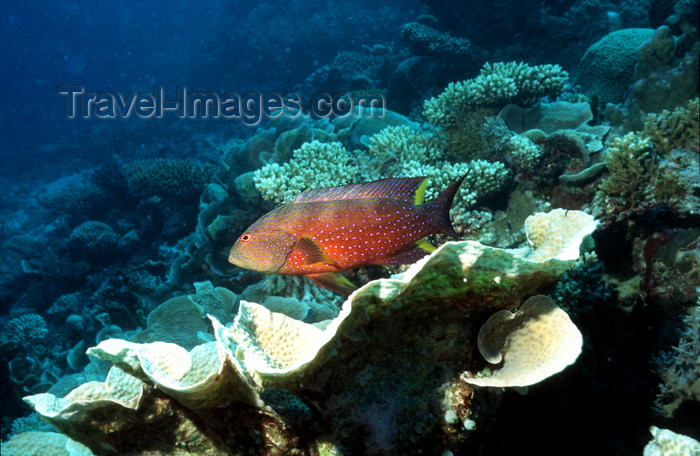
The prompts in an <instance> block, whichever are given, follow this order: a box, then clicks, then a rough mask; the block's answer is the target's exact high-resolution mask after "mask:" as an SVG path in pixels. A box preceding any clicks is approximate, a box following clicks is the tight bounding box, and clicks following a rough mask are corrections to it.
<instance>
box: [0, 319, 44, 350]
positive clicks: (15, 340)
mask: <svg viewBox="0 0 700 456" xmlns="http://www.w3.org/2000/svg"><path fill="white" fill-rule="evenodd" d="M48 333H49V329H48V327H47V326H46V321H45V320H44V317H42V316H41V315H38V314H34V313H29V314H24V315H22V316H20V317H15V318H13V319H11V320H10V321H8V322H7V325H6V326H5V328H4V329H3V330H2V333H0V346H4V345H9V346H11V347H21V346H25V345H31V344H33V343H35V342H36V341H38V340H41V339H43V338H44V337H46V336H47V335H48Z"/></svg>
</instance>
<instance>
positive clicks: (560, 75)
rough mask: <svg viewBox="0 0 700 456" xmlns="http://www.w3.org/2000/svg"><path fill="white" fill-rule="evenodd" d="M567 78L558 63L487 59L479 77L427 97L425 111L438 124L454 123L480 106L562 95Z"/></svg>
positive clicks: (518, 102) (533, 100) (431, 120)
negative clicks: (496, 61) (539, 63)
mask: <svg viewBox="0 0 700 456" xmlns="http://www.w3.org/2000/svg"><path fill="white" fill-rule="evenodd" d="M568 79H569V74H568V73H567V72H566V71H564V70H562V69H561V67H560V66H559V65H535V66H531V65H528V64H526V63H522V62H508V63H503V62H498V63H493V64H491V63H486V64H485V65H484V67H483V68H482V69H481V72H480V73H479V75H478V76H477V77H476V78H474V79H469V80H467V81H462V82H453V83H450V84H449V85H448V86H447V88H446V89H445V91H444V92H443V93H441V94H440V95H439V96H437V97H434V98H431V99H430V100H427V101H426V102H425V106H424V110H423V115H424V116H425V117H426V118H427V119H428V120H429V121H430V123H432V124H433V125H435V126H438V127H454V126H455V124H456V123H457V122H458V120H459V117H460V116H461V115H463V114H464V113H466V112H469V111H474V110H476V109H477V108H480V107H492V108H502V107H504V106H505V105H507V104H509V103H516V104H522V105H530V104H533V103H534V102H535V101H537V100H538V99H539V98H541V97H544V96H546V95H550V96H556V95H559V94H560V93H561V92H563V91H564V88H565V84H566V82H567V81H568Z"/></svg>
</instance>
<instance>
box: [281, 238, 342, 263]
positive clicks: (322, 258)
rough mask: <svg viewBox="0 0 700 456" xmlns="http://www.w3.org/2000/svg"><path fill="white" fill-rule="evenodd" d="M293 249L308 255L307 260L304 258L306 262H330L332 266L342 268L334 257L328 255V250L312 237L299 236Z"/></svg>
mask: <svg viewBox="0 0 700 456" xmlns="http://www.w3.org/2000/svg"><path fill="white" fill-rule="evenodd" d="M293 250H296V251H299V252H302V253H303V254H304V256H305V257H306V260H304V263H305V264H318V263H321V264H328V265H330V266H333V267H336V268H338V269H340V266H339V265H338V263H337V262H336V261H335V260H334V259H333V258H331V257H330V256H328V254H327V253H326V251H325V250H323V247H321V246H320V245H319V243H318V242H316V241H314V240H313V239H311V238H308V237H301V238H299V240H298V241H297V242H296V244H294V248H293Z"/></svg>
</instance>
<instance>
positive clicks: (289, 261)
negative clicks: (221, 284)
mask: <svg viewBox="0 0 700 456" xmlns="http://www.w3.org/2000/svg"><path fill="white" fill-rule="evenodd" d="M465 177H466V175H465V176H462V177H461V178H460V179H458V180H457V181H456V182H454V183H453V184H452V185H450V186H449V187H448V188H447V189H446V190H445V191H443V192H442V193H441V194H440V196H438V197H437V198H435V199H434V200H431V201H428V202H425V203H424V202H423V198H424V195H425V188H426V186H427V183H428V179H426V178H425V177H414V178H399V179H383V180H378V181H374V182H366V183H361V184H351V185H343V186H339V187H326V188H318V189H315V190H307V191H305V192H304V193H302V194H300V195H298V196H297V197H296V198H294V200H293V201H292V202H291V203H289V204H285V205H283V206H280V207H278V208H277V209H274V210H273V211H271V212H269V213H267V214H266V215H264V216H262V217H261V218H260V219H258V221H256V222H255V223H253V224H252V225H251V226H250V227H249V228H248V230H247V231H246V232H245V233H244V234H243V235H241V237H239V238H238V240H237V241H236V243H235V244H234V245H233V247H232V248H231V253H230V254H229V257H228V260H229V262H231V263H233V264H235V265H236V266H240V267H242V268H245V269H252V270H254V271H259V272H264V273H272V274H294V275H305V276H307V277H308V278H309V279H311V280H313V281H314V282H315V283H317V284H318V285H320V286H322V287H325V288H328V289H330V290H333V291H335V292H337V293H340V294H344V295H347V294H350V293H351V292H352V291H353V290H355V289H356V287H355V285H353V284H352V283H351V282H350V281H349V280H348V279H346V278H345V277H344V276H343V275H341V274H339V272H341V271H345V270H348V269H352V268H357V267H360V266H366V265H372V264H407V263H414V262H416V261H418V260H419V259H421V258H422V257H423V256H425V255H426V252H432V251H433V250H434V249H435V247H433V246H432V245H430V244H429V243H428V242H427V241H426V240H425V239H424V238H425V237H426V236H427V235H429V234H437V233H441V234H447V235H450V236H454V237H457V233H456V232H455V230H454V228H453V227H452V223H451V222H450V208H451V207H452V200H453V198H454V196H455V194H456V193H457V190H458V189H459V186H460V185H461V184H462V181H463V180H464V178H465Z"/></svg>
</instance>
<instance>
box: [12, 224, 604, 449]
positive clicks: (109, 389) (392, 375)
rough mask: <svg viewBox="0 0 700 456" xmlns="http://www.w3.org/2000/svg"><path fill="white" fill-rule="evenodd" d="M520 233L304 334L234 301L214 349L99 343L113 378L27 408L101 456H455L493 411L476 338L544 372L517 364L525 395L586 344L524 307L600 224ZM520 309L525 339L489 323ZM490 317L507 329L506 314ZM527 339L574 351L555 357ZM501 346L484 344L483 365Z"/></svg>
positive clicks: (381, 283) (430, 266) (459, 254)
mask: <svg viewBox="0 0 700 456" xmlns="http://www.w3.org/2000/svg"><path fill="white" fill-rule="evenodd" d="M526 225H527V232H528V236H529V239H530V244H531V248H529V249H525V250H521V251H511V250H502V249H495V248H491V247H486V246H483V245H481V244H479V243H477V242H473V241H465V242H452V243H447V244H445V245H443V246H442V247H441V248H439V249H438V250H436V251H435V252H433V254H431V255H430V256H429V257H426V258H425V259H423V260H421V261H420V262H419V263H417V264H416V265H414V266H412V267H411V268H409V269H408V270H407V271H406V272H404V273H403V274H400V275H397V276H395V277H393V278H391V279H380V280H377V281H373V282H370V283H368V284H367V285H365V286H364V287H362V288H361V289H359V290H358V291H357V292H355V293H354V294H353V295H352V296H351V297H350V298H349V299H348V301H346V302H345V303H344V304H343V308H342V310H341V312H340V314H339V315H338V316H337V317H336V318H334V319H333V320H330V321H325V322H321V323H318V324H308V323H303V322H301V321H299V320H296V319H293V318H290V317H288V316H286V315H284V314H281V313H274V312H270V311H269V310H268V309H266V308H265V307H263V306H261V305H258V304H254V303H248V302H245V301H242V302H241V303H240V309H239V312H238V313H237V315H236V318H235V320H234V323H233V326H232V327H230V328H228V327H225V326H223V325H222V324H221V323H219V322H218V320H217V319H216V318H214V317H211V320H212V323H213V326H214V336H215V341H214V342H207V343H204V344H201V345H197V346H195V347H194V348H192V349H191V350H190V351H189V352H188V351H187V350H186V349H184V348H182V347H180V346H178V345H175V344H171V343H164V342H151V343H145V344H139V343H135V342H129V341H126V340H119V339H111V340H106V341H104V342H102V343H100V344H99V345H98V346H97V347H95V348H92V349H90V350H89V353H90V354H91V355H93V356H96V357H98V358H100V359H105V360H109V361H110V362H112V363H113V364H114V367H112V369H111V370H110V372H109V375H108V377H107V379H106V380H105V381H104V382H91V383H86V384H83V385H81V386H79V387H78V388H76V389H74V390H73V391H72V392H71V393H69V394H68V395H67V396H66V397H65V398H62V399H61V398H58V397H55V396H54V395H51V394H39V395H35V396H30V397H28V398H27V399H26V400H27V401H28V402H29V403H30V404H32V405H33V407H35V408H36V410H37V411H39V412H40V413H41V414H42V415H43V416H44V417H45V418H46V419H48V420H49V421H50V422H51V423H52V424H54V425H55V426H56V427H57V428H59V429H60V430H61V431H62V432H65V433H66V434H67V435H68V436H70V437H72V438H75V439H77V440H78V441H80V442H83V443H85V444H87V445H88V446H89V447H90V448H91V449H93V451H97V452H98V454H102V453H103V452H104V448H111V449H113V450H116V451H117V452H123V451H126V448H127V446H128V448H129V450H128V451H129V452H130V453H131V454H147V453H148V452H149V451H161V452H168V453H171V454H178V453H177V451H180V450H178V448H181V449H186V450H187V451H188V454H211V453H212V452H217V451H218V452H219V453H220V454H236V453H237V452H240V451H255V452H257V453H258V454H290V452H293V451H312V452H315V451H323V448H333V451H337V452H340V453H348V454H350V453H353V452H357V451H364V452H365V453H367V454H405V453H406V452H415V451H418V450H421V451H422V452H424V453H426V454H442V453H443V452H444V451H445V450H450V451H453V450H454V451H458V450H459V448H460V447H461V446H462V445H463V444H464V442H465V441H466V440H467V438H468V437H469V436H470V435H472V434H473V433H474V432H479V429H480V428H481V427H482V426H486V423H487V422H488V420H489V417H490V416H491V415H492V414H493V411H494V407H496V404H497V402H498V401H497V399H496V396H494V395H493V394H492V393H491V392H490V391H489V389H488V388H479V387H474V386H470V383H469V382H475V383H478V382H479V380H476V378H477V377H475V375H474V374H473V373H472V374H469V373H468V372H477V371H479V370H480V369H481V368H482V367H483V366H484V362H483V361H480V360H479V359H478V358H477V357H476V354H475V352H476V350H477V342H476V341H475V339H476V333H477V329H478V327H479V326H480V325H485V327H486V328H487V329H484V331H487V330H488V332H489V333H491V334H496V333H500V334H508V333H511V334H512V336H511V337H513V338H514V339H515V340H516V343H514V344H512V345H511V346H510V348H505V349H504V350H505V352H504V353H505V354H504V355H503V356H504V358H505V359H506V360H511V359H514V360H518V359H520V360H527V359H535V358H537V359H539V361H538V363H539V364H540V365H541V366H542V367H543V369H544V370H540V369H535V370H534V371H536V372H539V373H535V374H528V372H530V371H531V370H532V366H529V365H523V364H520V367H519V368H518V369H517V370H519V371H520V372H519V373H518V375H519V376H520V377H519V378H521V380H518V381H517V382H516V383H517V384H520V385H523V384H531V383H533V382H538V381H541V380H542V379H543V378H545V377H548V376H550V375H552V374H554V373H556V372H558V371H559V370H561V369H562V368H564V367H565V366H566V365H567V364H569V363H571V362H573V360H574V359H575V358H576V356H577V354H578V351H579V350H580V340H581V339H580V337H581V336H580V333H578V331H577V330H576V329H575V327H573V326H572V325H571V322H570V321H569V320H568V317H566V315H565V314H563V312H562V311H560V310H558V308H557V307H556V306H555V305H553V303H552V301H551V300H550V299H549V298H546V297H535V298H531V300H530V301H527V302H526V303H525V304H523V305H522V306H521V305H520V303H521V302H522V301H523V300H524V299H525V298H526V297H527V296H531V295H533V294H536V293H537V291H538V290H539V289H541V288H542V287H543V286H546V285H547V284H549V283H551V281H552V280H554V279H556V277H558V276H559V275H560V274H561V273H562V272H564V271H565V270H567V269H568V268H569V267H570V266H571V265H572V264H573V263H574V262H575V260H576V258H577V257H578V255H579V248H580V245H581V243H582V241H583V240H584V238H585V237H586V236H587V235H588V234H590V233H591V232H592V231H593V230H594V229H595V227H596V222H595V221H594V220H593V218H592V217H590V216H588V215H587V214H584V213H581V212H575V211H568V212H565V211H560V210H557V211H553V212H551V213H549V214H539V215H537V216H535V217H531V218H530V219H529V220H528V222H527V223H526ZM225 299H227V300H229V301H231V300H233V299H234V298H233V296H231V295H229V296H228V297H227V298H225ZM518 307H520V311H519V313H516V315H522V317H516V318H524V320H523V321H524V322H525V323H526V324H525V325H524V326H520V325H517V324H516V325H512V324H511V325H506V326H507V328H505V333H503V332H502V329H503V328H501V326H502V323H500V321H501V320H502V318H501V317H498V319H495V318H496V317H491V319H489V316H490V315H492V314H493V313H494V312H495V311H498V310H504V311H512V310H515V309H516V308H518ZM465 315H468V316H469V318H464V317H465ZM498 315H503V316H505V317H506V318H505V321H509V320H510V318H508V317H507V315H512V314H510V313H508V314H503V313H501V314H498ZM537 315H539V318H536V316H537ZM428 316H430V318H426V317H428ZM406 327H412V328H415V330H414V331H410V332H407V331H405V328H406ZM508 328H510V329H508ZM513 331H515V332H513ZM516 335H517V337H516ZM501 337H502V336H501ZM531 337H547V338H549V340H551V341H552V345H551V346H552V347H571V350H567V352H568V353H569V354H567V355H564V356H563V357H562V356H561V354H562V353H563V352H562V351H561V350H559V349H554V350H541V349H540V348H539V347H538V346H537V344H535V345H532V344H531V343H530V342H529V341H530V340H531ZM479 339H483V337H481V336H480V337H479ZM387 340H390V341H391V343H390V344H387V343H386V341H387ZM479 345H482V346H483V340H482V342H481V343H480V344H479ZM501 345H502V343H496V345H495V346H494V345H491V346H490V348H489V354H488V355H487V359H489V360H491V361H493V360H494V357H493V355H492V353H493V351H494V350H496V351H497V352H498V351H499V350H500V346H501ZM576 347H578V349H577V348H576ZM387 350H388V351H387ZM482 352H483V350H482ZM516 353H517V354H518V355H517V356H516V355H515V354H516ZM526 364H527V363H526ZM506 366H512V365H511V364H508V363H507V364H506ZM505 368H506V367H504V369H505ZM510 369H511V370H512V369H513V368H512V367H510ZM522 370H525V372H523V371H522ZM497 375H498V371H496V373H495V374H494V377H492V378H497V377H496V376H497ZM480 378H482V379H483V378H486V377H483V376H482V377H480ZM370 382H371V384H372V387H371V388H368V387H367V386H368V384H369V383H370ZM501 384H503V383H501ZM514 384H515V383H514ZM154 386H156V388H154ZM376 417H381V419H377V418H376ZM223 423H229V424H227V425H224V424H223ZM231 423H235V424H233V425H232V424H231ZM166 435H167V436H168V438H164V437H163V436H166ZM438 441H439V442H442V443H441V445H440V447H439V448H436V447H435V442H438Z"/></svg>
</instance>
